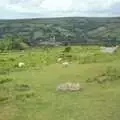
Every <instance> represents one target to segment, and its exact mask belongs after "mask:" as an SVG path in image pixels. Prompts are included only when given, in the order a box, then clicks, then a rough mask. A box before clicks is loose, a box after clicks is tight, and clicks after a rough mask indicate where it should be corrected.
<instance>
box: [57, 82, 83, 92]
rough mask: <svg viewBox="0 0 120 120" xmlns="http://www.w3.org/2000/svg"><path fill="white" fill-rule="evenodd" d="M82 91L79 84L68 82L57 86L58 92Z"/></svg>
mask: <svg viewBox="0 0 120 120" xmlns="http://www.w3.org/2000/svg"><path fill="white" fill-rule="evenodd" d="M81 89H82V87H81V85H80V84H79V83H71V82H67V83H64V84H60V85H58V86H57V88H56V90H57V91H80V90H81Z"/></svg>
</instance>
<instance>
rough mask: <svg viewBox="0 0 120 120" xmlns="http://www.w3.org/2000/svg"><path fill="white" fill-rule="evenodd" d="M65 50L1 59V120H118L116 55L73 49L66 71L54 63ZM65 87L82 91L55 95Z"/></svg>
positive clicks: (119, 88) (1, 55)
mask: <svg viewBox="0 0 120 120" xmlns="http://www.w3.org/2000/svg"><path fill="white" fill-rule="evenodd" d="M63 50H64V47H59V48H49V49H45V50H43V49H40V48H35V49H31V50H26V51H9V52H7V53H0V120H119V118H120V114H119V113H120V103H119V102H120V86H119V85H120V64H119V63H120V50H119V49H118V51H117V52H116V53H114V54H105V53H101V52H100V48H99V47H98V46H73V47H72V50H71V52H70V53H66V54H65V58H64V59H65V60H68V59H69V58H68V57H66V56H68V54H69V55H71V56H72V57H71V63H70V64H69V66H68V67H66V68H64V67H63V66H62V64H60V63H57V62H56V60H57V58H58V57H59V56H60V55H61V53H62V51H63ZM19 62H24V63H25V67H23V68H19V67H17V64H18V63H19ZM64 82H79V83H80V84H81V86H82V87H83V90H82V91H77V92H61V91H56V87H57V85H59V84H60V83H64Z"/></svg>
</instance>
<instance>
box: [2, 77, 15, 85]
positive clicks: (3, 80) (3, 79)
mask: <svg viewBox="0 0 120 120" xmlns="http://www.w3.org/2000/svg"><path fill="white" fill-rule="evenodd" d="M12 80H13V79H12V78H8V77H5V78H0V84H4V83H7V82H11V81H12Z"/></svg>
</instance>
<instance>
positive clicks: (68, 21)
mask: <svg viewBox="0 0 120 120" xmlns="http://www.w3.org/2000/svg"><path fill="white" fill-rule="evenodd" d="M6 34H11V35H13V36H15V35H19V36H22V37H23V38H24V39H25V41H26V42H27V43H29V44H31V45H39V44H41V43H43V42H46V41H47V42H63V41H69V42H71V43H92V42H93V43H102V42H104V41H107V40H111V41H113V42H119V41H120V18H119V17H116V18H83V17H73V18H72V17H68V18H48V19H47V18H46V19H25V20H0V38H2V37H3V36H4V35H6Z"/></svg>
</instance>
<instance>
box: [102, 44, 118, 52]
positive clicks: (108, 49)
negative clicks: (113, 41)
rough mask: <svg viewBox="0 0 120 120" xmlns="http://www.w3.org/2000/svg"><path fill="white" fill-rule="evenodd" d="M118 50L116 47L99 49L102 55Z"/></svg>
mask: <svg viewBox="0 0 120 120" xmlns="http://www.w3.org/2000/svg"><path fill="white" fill-rule="evenodd" d="M118 48H119V46H118V45H117V46H115V47H100V49H101V52H103V53H114V52H115V51H116V50H117V49H118Z"/></svg>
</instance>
